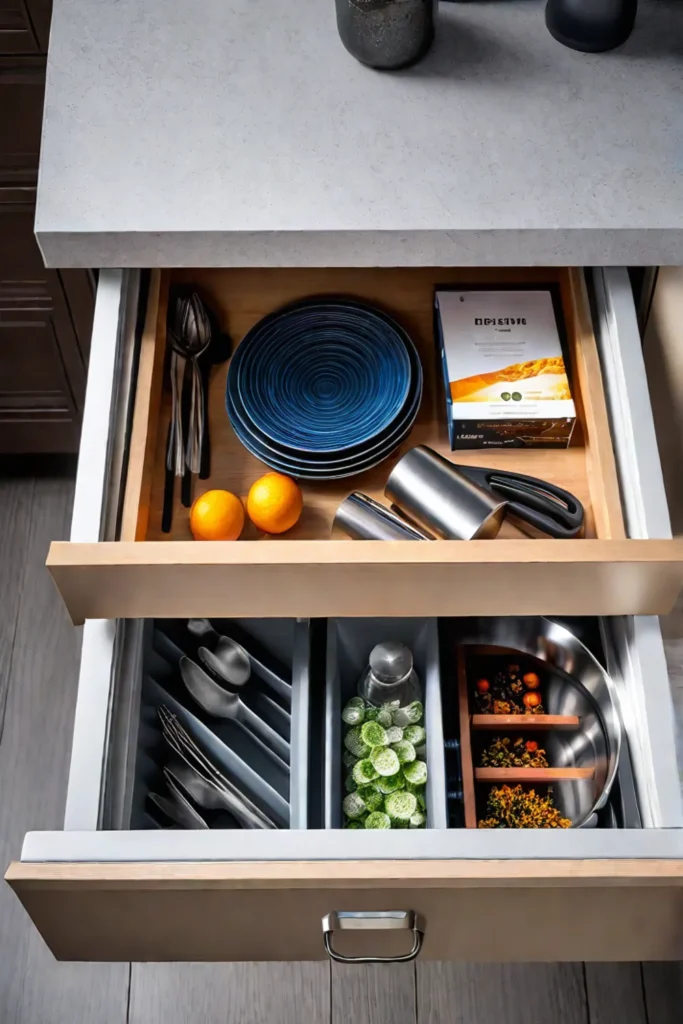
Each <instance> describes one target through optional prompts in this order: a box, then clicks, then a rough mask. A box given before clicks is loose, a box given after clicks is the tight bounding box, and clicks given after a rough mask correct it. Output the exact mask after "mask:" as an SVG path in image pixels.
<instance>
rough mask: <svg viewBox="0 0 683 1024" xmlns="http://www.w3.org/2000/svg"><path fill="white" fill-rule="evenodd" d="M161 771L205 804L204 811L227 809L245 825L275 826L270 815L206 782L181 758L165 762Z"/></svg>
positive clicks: (263, 827)
mask: <svg viewBox="0 0 683 1024" xmlns="http://www.w3.org/2000/svg"><path fill="white" fill-rule="evenodd" d="M164 775H165V776H166V780H167V782H168V781H169V776H170V778H171V779H173V780H174V782H175V783H176V785H177V786H179V787H180V788H181V789H183V790H185V792H186V793H187V794H188V796H190V797H191V798H192V800H194V802H195V803H196V804H199V806H200V807H204V808H205V809H206V810H207V811H219V810H220V811H229V812H230V814H232V815H233V817H234V818H235V820H236V821H237V822H239V824H240V825H242V826H243V827H244V828H262V829H272V828H275V827H276V826H275V825H274V824H273V822H272V821H271V820H270V818H268V817H267V815H265V814H263V813H262V812H261V811H259V810H258V808H256V807H254V806H253V804H251V805H249V804H248V803H247V801H246V800H244V799H242V797H241V796H238V795H237V794H233V793H230V792H228V791H227V790H224V789H220V788H219V787H218V786H215V785H213V783H211V782H207V781H206V779H203V778H202V776H201V775H199V774H198V773H197V772H196V771H195V770H194V769H193V768H191V767H190V765H188V764H186V763H184V762H182V761H175V762H173V763H171V764H169V765H167V766H166V768H165V769H164Z"/></svg>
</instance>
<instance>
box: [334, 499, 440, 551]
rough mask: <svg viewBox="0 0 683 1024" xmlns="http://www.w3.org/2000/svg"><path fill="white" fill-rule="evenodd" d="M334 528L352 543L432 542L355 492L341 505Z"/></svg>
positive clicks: (374, 502)
mask: <svg viewBox="0 0 683 1024" xmlns="http://www.w3.org/2000/svg"><path fill="white" fill-rule="evenodd" d="M333 526H336V527H338V528H339V529H340V530H343V531H344V533H346V534H348V536H349V537H352V538H353V539H354V540H432V539H433V538H432V537H427V536H426V535H425V534H424V533H421V532H420V530H418V529H416V528H415V527H414V526H411V525H410V523H406V522H405V520H403V519H402V518H401V517H400V516H398V515H396V513H395V512H392V511H391V510H390V509H388V508H385V507H384V505H380V503H379V502H378V501H375V500H374V499H373V498H370V497H368V495H367V494H362V493H361V491H354V492H353V494H349V496H348V498H345V499H344V501H342V503H341V505H340V506H339V508H338V509H337V511H336V513H335V516H334V523H333Z"/></svg>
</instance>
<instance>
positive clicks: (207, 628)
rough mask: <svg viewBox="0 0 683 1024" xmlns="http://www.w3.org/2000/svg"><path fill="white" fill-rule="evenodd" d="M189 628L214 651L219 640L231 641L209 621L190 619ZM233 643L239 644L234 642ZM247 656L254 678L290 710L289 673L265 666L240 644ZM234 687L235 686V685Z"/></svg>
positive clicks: (290, 685) (290, 690)
mask: <svg viewBox="0 0 683 1024" xmlns="http://www.w3.org/2000/svg"><path fill="white" fill-rule="evenodd" d="M187 628H188V630H189V632H190V633H191V634H192V636H194V637H196V638H197V639H198V640H203V641H204V646H205V647H207V646H208V645H211V647H213V648H214V649H215V648H216V645H217V644H218V642H219V640H221V639H224V640H230V639H231V638H230V637H221V636H220V634H219V633H217V632H216V630H215V629H214V628H213V626H212V625H211V623H210V622H209V620H208V619H190V620H189V621H188V623H187ZM232 643H237V641H236V640H233V641H232ZM238 646H239V647H240V648H241V650H242V651H244V654H245V656H246V657H247V658H248V659H249V664H250V666H251V674H252V677H253V676H256V677H257V678H258V680H259V681H260V682H261V683H263V684H264V685H265V686H266V687H268V688H269V689H270V690H271V691H272V692H273V693H275V694H277V696H278V697H280V698H281V699H282V700H283V701H284V703H285V705H286V706H287V707H288V708H289V707H291V704H292V684H291V682H287V679H286V675H287V673H286V672H285V671H284V669H280V670H277V671H276V670H275V668H270V667H269V666H268V665H264V663H263V662H262V661H260V660H259V659H258V658H257V657H255V655H254V654H252V653H251V651H249V650H248V649H247V648H246V647H243V646H242V645H241V644H238ZM233 685H234V684H233Z"/></svg>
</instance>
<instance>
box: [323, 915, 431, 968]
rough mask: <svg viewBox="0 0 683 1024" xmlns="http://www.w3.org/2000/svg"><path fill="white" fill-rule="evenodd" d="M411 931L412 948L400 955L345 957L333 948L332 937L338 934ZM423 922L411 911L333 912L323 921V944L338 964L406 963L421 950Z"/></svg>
mask: <svg viewBox="0 0 683 1024" xmlns="http://www.w3.org/2000/svg"><path fill="white" fill-rule="evenodd" d="M387 929H390V930H391V931H397V930H398V931H412V933H413V948H412V949H411V950H410V952H409V953H402V954H400V955H399V956H344V954H343V953H338V952H337V951H336V950H335V949H333V947H332V934H333V932H335V931H337V930H341V931H386V930H387ZM423 939H424V921H423V920H422V918H421V917H420V916H419V914H416V913H415V912H414V911H413V910H359V911H352V910H334V911H333V912H332V913H331V914H326V915H325V917H324V918H323V944H324V946H325V950H326V952H327V955H328V956H329V957H330V958H331V959H332V960H336V961H337V963H339V964H406V963H408V962H409V961H410V960H414V959H415V957H416V956H417V955H418V953H419V952H420V950H421V949H422V941H423Z"/></svg>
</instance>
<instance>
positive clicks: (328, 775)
mask: <svg viewBox="0 0 683 1024" xmlns="http://www.w3.org/2000/svg"><path fill="white" fill-rule="evenodd" d="M386 640H397V641H400V642H401V643H404V644H406V646H407V647H409V648H410V649H411V651H412V652H413V656H414V659H415V670H416V672H417V674H418V677H419V679H420V681H421V683H422V687H423V695H424V707H425V716H424V726H425V731H426V734H427V741H426V746H427V750H426V762H427V789H426V794H425V799H426V804H427V828H428V829H436V828H438V829H443V828H446V825H447V812H446V772H445V758H444V735H443V715H442V706H441V672H440V658H439V637H438V626H437V620H436V619H435V618H429V619H330V620H329V621H328V623H327V659H326V662H327V665H326V685H325V784H324V785H325V806H324V812H325V828H326V829H336V828H341V826H342V801H343V799H344V795H345V794H344V776H345V774H346V773H345V772H344V771H343V767H342V751H343V731H344V725H343V722H342V718H341V712H342V708H343V707H344V705H345V704H346V703H347V701H348V700H350V698H351V697H353V696H355V695H356V686H357V682H358V679H359V678H360V676H361V674H362V672H363V670H364V669H365V667H366V666H367V659H368V655H369V654H370V651H371V650H372V648H373V647H374V646H375V644H378V643H381V642H382V641H386Z"/></svg>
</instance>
